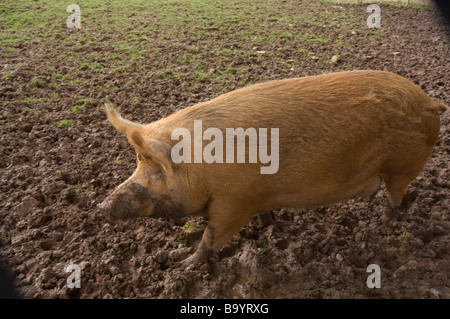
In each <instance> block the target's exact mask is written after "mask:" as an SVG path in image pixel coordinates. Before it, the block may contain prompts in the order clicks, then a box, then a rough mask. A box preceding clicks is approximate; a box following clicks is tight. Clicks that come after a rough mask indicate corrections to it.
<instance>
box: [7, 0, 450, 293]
mask: <svg viewBox="0 0 450 319" xmlns="http://www.w3.org/2000/svg"><path fill="white" fill-rule="evenodd" d="M281 3H283V4H284V5H285V6H286V5H292V10H298V8H299V6H300V7H301V4H302V2H289V1H282V2H281ZM311 3H314V5H315V6H317V8H319V10H322V11H320V12H328V13H330V12H331V13H333V12H336V13H339V14H341V13H340V12H342V11H343V10H350V9H351V10H354V12H360V13H358V14H357V16H356V18H354V19H359V20H360V21H362V22H361V23H359V24H358V25H353V24H352V23H353V22H351V21H354V20H351V21H350V22H349V23H347V22H346V23H342V24H341V23H340V20H339V19H338V20H336V21H335V24H333V25H334V27H327V22H324V25H323V26H321V25H319V24H317V23H314V24H313V23H309V22H308V21H298V22H297V24H294V25H292V26H286V28H288V27H289V28H290V30H291V31H292V28H293V29H294V30H295V32H298V33H300V32H303V31H304V30H308V32H309V33H310V34H317V35H321V34H325V35H326V36H327V37H330V38H333V37H334V38H337V37H339V36H341V35H342V34H343V35H344V36H343V37H342V42H338V45H337V46H334V47H333V48H330V46H329V45H328V44H327V43H326V42H325V43H321V41H316V42H304V43H300V42H298V41H296V40H295V39H294V40H292V39H291V41H289V42H286V41H284V39H283V38H282V37H275V38H271V39H270V40H267V42H266V43H263V44H261V43H260V44H259V47H257V48H255V47H256V45H255V44H251V43H249V44H246V43H243V44H242V46H246V45H248V46H249V52H250V53H249V54H248V55H247V56H242V55H236V56H235V57H234V60H231V61H228V62H227V63H228V64H229V65H231V66H236V69H237V70H242V68H243V67H244V68H245V72H239V71H235V72H230V73H231V74H232V76H233V77H232V78H231V79H230V78H228V79H227V81H224V82H223V85H220V86H217V85H215V84H217V83H216V82H214V79H211V77H204V78H198V77H197V78H195V77H194V76H193V75H192V74H191V73H189V72H190V71H189V69H190V66H189V65H186V64H180V65H179V70H178V71H179V72H181V73H183V74H184V75H183V76H177V74H179V73H176V71H177V70H175V71H173V72H172V73H170V72H165V73H164V74H162V73H158V72H156V70H155V69H154V68H153V67H152V66H151V63H152V62H149V64H148V65H147V71H146V72H147V73H143V71H142V69H139V63H136V65H135V67H136V72H132V70H131V72H128V73H126V74H119V75H117V74H116V73H114V75H111V73H110V71H108V69H109V68H110V65H109V64H108V63H109V60H108V56H109V54H110V52H112V51H114V50H115V47H114V45H113V44H111V41H112V40H111V39H112V38H111V37H114V36H119V37H120V36H121V34H118V35H111V36H110V35H109V36H105V38H104V39H103V38H100V39H99V41H101V42H100V44H99V45H98V46H88V47H84V48H82V50H84V51H82V54H83V55H84V56H89V53H98V52H100V55H101V56H103V57H104V59H105V61H104V63H105V64H104V69H103V70H102V71H100V72H97V73H95V72H92V69H91V68H90V67H89V65H88V66H87V67H85V68H83V67H80V68H79V69H77V71H76V73H74V74H72V76H73V78H75V79H80V80H81V81H80V84H79V85H77V83H74V84H73V85H65V84H67V80H66V78H64V75H66V73H67V72H69V71H67V65H66V64H64V63H63V62H61V59H60V56H59V55H57V54H52V52H51V51H48V52H47V51H46V49H47V47H46V45H43V44H42V42H40V43H38V42H33V41H30V42H28V43H21V44H16V46H18V47H14V46H13V47H14V49H15V50H16V51H15V52H14V54H6V53H5V52H6V51H5V49H2V50H3V51H1V52H2V56H1V65H0V68H3V69H4V70H3V77H1V79H0V105H1V118H0V124H1V129H0V154H1V157H0V176H1V180H0V192H1V202H0V235H1V243H2V246H1V251H0V256H1V260H2V261H3V262H5V263H6V264H7V265H8V266H9V267H10V268H11V272H12V274H13V277H14V280H15V283H16V285H17V287H18V288H19V291H20V293H21V294H22V295H23V296H24V297H26V298H450V281H449V276H450V233H449V231H450V226H449V224H450V216H449V207H450V201H449V187H450V183H449V177H450V170H449V153H450V132H449V128H450V112H447V113H445V114H442V115H441V123H442V126H441V134H440V138H439V141H438V143H437V146H436V149H435V151H434V153H433V155H432V156H431V158H430V160H429V161H428V163H427V166H426V168H425V170H424V172H423V173H422V174H421V175H420V176H419V177H418V178H417V179H416V180H415V181H414V182H413V183H412V184H411V185H410V188H409V193H410V194H412V195H411V196H410V201H409V203H408V204H407V205H406V206H405V207H403V208H402V210H401V212H400V214H399V216H398V218H397V219H396V220H394V221H392V222H387V223H385V222H382V220H381V219H380V217H381V215H382V212H383V209H384V206H385V204H386V200H387V199H386V193H385V191H384V189H382V190H381V191H380V192H379V193H378V194H377V196H376V197H375V199H374V200H373V201H372V202H368V201H365V200H350V201H348V202H345V203H341V204H337V205H333V206H329V207H319V208H316V209H312V210H291V209H281V210H277V211H274V212H273V214H274V218H275V222H276V225H277V227H275V226H273V225H270V226H267V227H261V226H259V223H258V219H257V218H255V219H253V220H252V221H251V222H250V223H249V224H248V225H247V226H245V227H244V228H243V229H242V230H241V231H240V232H239V234H238V235H236V236H235V237H234V238H233V240H232V241H231V242H229V243H228V244H227V245H226V246H225V247H224V248H223V249H221V250H220V251H219V252H218V254H217V255H216V256H214V258H213V261H212V267H211V269H209V270H208V269H206V267H203V268H200V269H193V270H185V269H183V268H181V267H179V266H178V265H177V262H178V261H180V260H182V259H184V258H186V257H187V256H189V255H190V254H192V253H193V251H194V250H195V247H196V245H197V244H198V242H199V238H200V236H201V232H202V230H203V229H204V228H205V226H206V224H207V221H206V220H205V219H203V218H199V217H193V218H190V219H187V220H185V221H184V222H183V223H178V224H176V223H175V222H173V221H168V220H163V219H144V218H139V219H135V220H128V221H122V222H119V223H117V224H110V223H108V222H107V221H106V219H105V217H104V216H102V215H101V214H100V212H99V211H98V208H97V207H96V205H97V204H98V203H100V202H101V201H102V200H103V199H104V198H105V197H106V196H107V195H108V194H109V193H110V192H111V191H112V190H113V189H114V188H115V187H116V186H117V185H119V184H120V183H121V182H122V181H124V180H125V179H126V178H127V177H128V176H129V175H130V174H131V173H132V172H133V171H134V169H135V155H134V151H133V149H132V147H131V146H129V144H128V143H127V141H126V138H125V137H124V136H122V135H121V134H119V133H118V132H116V131H115V130H114V128H113V127H112V126H111V125H110V124H109V123H107V121H106V120H105V116H104V114H103V111H102V105H103V103H104V102H105V101H107V100H110V101H112V102H113V103H114V104H116V105H118V106H120V109H121V112H122V114H123V115H124V116H125V117H127V118H129V119H133V120H137V121H142V122H148V121H152V120H157V119H159V118H161V117H163V116H166V115H168V114H170V113H172V112H174V111H176V110H177V108H180V107H189V106H190V105H193V104H195V103H197V102H200V101H205V100H208V99H210V98H212V97H214V96H216V95H217V94H219V93H221V92H224V91H229V90H232V89H235V88H238V87H240V86H242V85H245V84H249V83H257V82H262V81H266V80H271V79H280V78H285V77H296V76H304V75H313V74H320V73H323V72H334V71H339V70H344V69H379V70H388V71H392V72H395V73H398V74H400V75H402V76H405V77H406V78H408V79H410V80H412V81H413V82H415V83H416V84H418V85H420V86H421V87H422V88H423V89H424V90H425V91H426V92H427V93H428V94H429V95H430V96H431V97H432V98H433V99H434V100H436V101H439V102H442V103H445V104H447V105H450V58H449V56H450V49H449V40H450V33H447V34H446V32H448V29H446V28H445V27H444V24H443V21H442V20H441V18H440V16H439V13H438V12H436V11H434V10H429V9H420V8H411V7H409V8H406V7H390V6H389V7H384V6H382V27H381V28H380V29H378V30H373V29H368V28H367V27H366V26H365V19H366V17H367V15H368V14H367V13H365V8H366V7H365V6H355V5H336V4H333V3H329V2H317V1H305V2H304V3H303V4H304V5H305V8H306V9H305V10H307V9H308V8H309V7H308V6H310V5H311ZM178 5H179V6H183V4H180V3H178ZM271 5H272V6H275V5H276V3H275V2H271ZM273 8H274V9H273V10H271V8H270V7H268V5H267V7H260V8H259V9H257V10H259V11H258V12H259V13H260V14H261V18H260V22H261V23H266V24H268V25H270V24H273V25H274V26H276V25H279V24H282V23H284V22H283V19H281V16H277V11H276V9H275V8H277V7H273ZM296 8H297V9H296ZM352 12H353V11H352ZM137 14H139V13H137ZM129 19H137V18H136V16H134V17H133V16H131V17H129ZM352 19H353V18H352ZM63 22H64V21H63ZM63 22H62V23H61V24H60V25H59V26H58V27H59V29H57V31H56V32H55V33H54V34H52V35H50V38H49V39H48V41H49V43H50V42H51V41H53V40H57V39H61V38H63V37H70V36H74V34H75V33H76V32H77V30H68V29H67V28H66V27H65V26H64V23H63ZM210 28H211V30H210V33H208V35H207V36H208V37H210V39H212V40H213V41H212V44H214V45H216V46H222V47H223V48H226V49H227V50H231V55H230V56H231V57H233V55H232V52H233V50H235V49H236V47H233V46H230V47H229V46H227V43H233V33H232V30H233V27H232V26H231V25H230V28H228V29H227V30H228V31H226V32H229V33H228V36H225V34H224V33H222V32H223V31H222V29H221V28H220V27H217V28H215V26H214V24H211V25H210ZM81 32H82V31H81ZM180 33H182V31H180ZM153 37H156V38H157V37H158V30H157V29H156V31H155V34H153ZM165 40H167V39H165ZM169 40H170V39H169ZM281 45H283V47H285V48H286V49H284V50H279V51H277V52H276V54H270V52H273V51H275V49H276V48H277V47H280V46H281ZM66 46H67V48H66V49H67V50H68V51H70V48H71V46H70V43H69V44H66ZM299 47H302V48H304V49H305V50H306V51H302V52H312V53H306V54H303V53H302V54H301V53H299V52H300V50H299ZM49 48H51V45H49ZM180 50H181V51H182V52H192V51H194V52H195V50H197V49H196V42H195V41H192V40H191V41H188V40H183V41H181V45H177V46H173V45H172V42H170V41H162V40H161V42H160V44H159V49H158V50H157V51H154V52H153V53H152V54H153V55H155V59H153V61H155V62H154V63H155V64H157V63H161V61H166V60H171V61H172V62H171V63H174V62H173V61H174V60H175V59H174V57H177V56H178V55H179V54H180ZM202 50H203V49H202ZM252 50H253V51H252ZM255 51H259V53H257V52H255ZM261 51H265V53H262V52H261ZM18 52H19V53H20V54H17V53H18ZM43 52H44V53H43ZM198 53H200V54H203V55H202V59H203V61H204V62H205V65H206V67H205V69H207V71H208V72H210V73H211V74H217V72H219V71H220V70H223V69H224V68H225V67H224V66H227V65H228V64H227V63H222V62H220V61H219V60H218V57H220V56H218V55H214V53H213V52H212V51H211V52H206V51H201V52H198ZM227 53H229V51H227ZM130 54H133V52H130ZM334 54H339V55H340V56H341V60H340V61H338V62H337V63H336V64H333V63H330V59H331V57H332V56H333V55H334ZM291 60H292V61H293V60H295V61H296V63H293V62H292V61H291ZM156 61H158V62H156ZM282 61H284V62H282ZM286 61H287V62H286ZM283 63H284V64H283ZM286 63H287V66H286V65H285V64H286ZM280 64H283V68H280V67H279V66H280ZM13 66H14V67H13ZM49 67H53V69H52V68H49ZM237 67H239V69H238V68H237ZM180 70H181V71H180ZM65 72H66V73H65ZM70 72H74V71H73V70H72V69H71V70H70ZM7 73H8V74H13V75H11V76H6V75H5V74H7ZM59 73H61V74H62V77H59V76H55V74H59ZM64 81H66V82H64ZM194 82H195V83H194ZM55 83H56V84H58V83H59V84H60V85H56V84H55ZM221 83H222V82H221ZM194 84H195V86H194ZM108 85H113V86H115V89H114V90H107V89H106V88H108ZM189 85H191V86H189ZM51 96H53V99H52V100H51V101H52V102H51V103H45V102H46V101H48V100H47V98H49V97H51ZM74 96H77V97H78V98H76V97H74ZM80 96H82V97H83V98H84V100H83V102H79V101H78V100H77V99H79V97H80ZM30 97H34V98H35V99H34V100H32V99H30ZM76 106H79V109H77V108H75V107H76ZM74 108H75V109H74ZM188 222H189V223H188ZM185 223H187V224H185ZM70 264H77V265H79V266H80V268H81V288H69V287H68V286H67V278H68V276H69V275H70V273H68V272H66V267H68V266H69V265H70ZM370 264H377V265H379V266H380V269H381V288H374V289H370V288H368V287H367V285H366V279H367V277H368V276H369V275H370V273H368V272H367V267H368V266H369V265H370Z"/></svg>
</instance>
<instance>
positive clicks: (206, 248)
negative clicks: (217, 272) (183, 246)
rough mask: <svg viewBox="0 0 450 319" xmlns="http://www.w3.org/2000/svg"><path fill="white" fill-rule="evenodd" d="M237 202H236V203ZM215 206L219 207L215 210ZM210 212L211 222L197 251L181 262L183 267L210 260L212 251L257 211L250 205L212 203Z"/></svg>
mask: <svg viewBox="0 0 450 319" xmlns="http://www.w3.org/2000/svg"><path fill="white" fill-rule="evenodd" d="M235 204H236V203H235ZM214 207H218V208H217V210H214V209H213V208H214ZM211 208H212V209H211V210H210V213H209V223H208V226H207V227H206V229H205V232H204V233H203V237H202V240H201V242H200V244H199V246H198V248H197V250H196V252H195V253H194V254H193V255H192V256H190V257H188V258H187V259H185V260H183V261H182V262H181V265H182V266H183V267H186V268H187V267H189V268H191V267H196V266H199V265H202V264H205V263H206V262H208V260H209V257H210V256H211V254H212V253H214V252H216V251H217V250H219V249H220V248H221V247H222V246H223V245H224V244H225V243H226V242H228V241H229V240H230V239H231V238H232V237H233V236H234V235H235V234H237V233H238V232H239V230H241V229H242V227H244V225H245V224H247V223H248V221H249V220H250V219H251V218H252V217H253V216H254V215H256V214H257V211H255V210H254V209H252V207H249V206H248V205H233V206H232V207H227V206H226V205H223V206H222V205H219V204H217V205H212V206H211Z"/></svg>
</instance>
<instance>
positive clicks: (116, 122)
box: [105, 103, 142, 134]
mask: <svg viewBox="0 0 450 319" xmlns="http://www.w3.org/2000/svg"><path fill="white" fill-rule="evenodd" d="M105 111H106V115H107V116H108V120H109V121H110V122H111V124H112V125H113V126H114V127H115V128H116V129H117V130H118V131H119V132H122V133H125V134H126V133H127V131H131V130H133V129H138V128H141V127H142V125H141V124H139V123H134V122H131V121H129V120H126V119H124V118H123V117H122V116H120V114H119V113H117V111H116V109H115V108H114V106H113V105H112V104H111V103H105Z"/></svg>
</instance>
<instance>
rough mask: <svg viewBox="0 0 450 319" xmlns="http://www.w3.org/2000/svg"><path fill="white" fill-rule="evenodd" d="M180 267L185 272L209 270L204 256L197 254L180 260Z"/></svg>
mask: <svg viewBox="0 0 450 319" xmlns="http://www.w3.org/2000/svg"><path fill="white" fill-rule="evenodd" d="M180 267H182V268H184V269H185V270H188V271H189V270H194V269H203V268H206V270H208V269H209V264H208V261H207V258H206V256H200V255H199V254H197V253H195V254H193V255H191V256H189V257H188V258H186V259H185V260H182V261H181V262H180Z"/></svg>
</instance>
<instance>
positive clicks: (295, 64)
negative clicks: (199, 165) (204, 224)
mask: <svg viewBox="0 0 450 319" xmlns="http://www.w3.org/2000/svg"><path fill="white" fill-rule="evenodd" d="M71 3H72V2H67V1H62V0H40V1H29V0H3V1H2V2H1V4H0V25H1V26H2V28H1V30H0V58H1V60H2V61H3V60H4V61H5V62H4V63H3V62H2V63H3V64H4V65H6V64H7V66H6V67H3V65H2V67H3V68H1V69H2V76H1V77H0V78H1V80H2V81H9V82H10V83H15V84H20V85H22V86H23V87H21V89H23V90H22V92H24V93H23V97H22V99H21V100H22V102H23V103H24V104H25V105H26V106H30V108H31V105H39V104H42V103H45V104H46V105H56V104H57V103H60V104H62V99H63V96H68V95H73V94H76V93H74V92H80V91H83V92H86V96H87V94H90V95H89V96H91V97H89V99H90V100H86V97H85V96H79V97H76V99H74V100H73V102H72V103H73V104H71V105H67V106H65V107H66V108H67V113H68V114H67V115H66V116H71V115H70V114H71V113H79V112H80V111H83V112H85V111H88V110H89V108H91V107H93V105H94V104H95V103H94V100H96V98H97V96H106V95H113V94H115V93H117V92H119V91H120V90H121V89H123V87H124V86H126V87H132V88H139V85H140V80H141V79H142V78H146V80H147V83H151V84H152V83H153V84H154V83H159V84H161V83H169V82H176V83H178V84H177V87H176V89H177V91H184V92H185V93H188V94H191V93H198V92H199V91H200V90H202V89H203V88H204V87H205V86H209V87H211V93H210V94H211V95H218V94H219V93H223V92H226V91H230V90H231V89H234V88H237V87H242V86H246V85H248V84H250V83H256V82H258V81H260V80H261V79H260V78H258V76H259V75H258V76H250V75H252V72H253V73H256V74H259V73H258V72H260V73H261V74H263V75H261V77H263V76H264V72H263V71H264V70H265V68H266V66H267V65H276V72H277V73H278V74H277V76H278V77H286V76H299V75H301V71H302V65H303V64H305V63H314V61H312V59H311V56H316V57H318V58H319V59H325V58H327V57H322V55H321V53H320V52H323V48H327V49H332V50H335V51H337V52H336V54H340V55H341V56H345V55H346V54H352V52H353V49H352V47H351V45H349V44H348V43H347V38H348V37H347V35H348V34H349V32H350V31H349V30H353V31H355V32H357V34H358V38H357V39H358V41H359V42H364V41H374V42H375V41H377V40H378V39H379V38H380V37H384V36H386V34H385V33H387V32H388V31H387V29H385V28H381V29H380V30H375V31H374V30H369V29H368V28H367V27H366V26H365V19H366V17H367V14H366V13H365V11H364V10H363V11H361V10H359V9H360V8H358V6H347V7H346V9H345V10H342V9H341V8H338V7H329V9H327V10H323V9H322V7H321V2H320V1H307V2H300V3H297V2H291V1H285V2H281V1H279V0H252V1H241V0H189V1H180V0H127V1H125V0H110V1H108V2H107V4H106V3H105V1H103V0H90V1H79V2H78V4H79V5H80V7H81V28H80V29H70V30H69V29H68V28H67V26H66V19H67V18H68V17H69V15H70V13H67V12H66V8H67V6H68V5H69V4H71ZM74 3H77V2H74ZM311 26H314V27H319V28H320V30H319V31H314V32H313V31H311ZM315 30H317V29H315ZM257 51H265V53H264V54H258V53H257ZM327 54H328V53H327ZM31 57H32V59H31ZM18 58H19V60H20V59H22V60H21V61H16V60H17V59H18ZM30 60H32V61H34V63H27V62H28V61H30ZM46 61H51V63H47V62H46ZM248 65H251V66H252V68H251V70H249V68H248ZM340 68H341V69H342V68H343V69H345V70H350V69H352V64H351V63H346V64H345V65H343V66H340ZM320 71H322V70H317V73H320ZM327 71H330V70H327ZM24 72H26V73H27V74H26V75H24V74H23V73H24ZM28 73H30V74H31V76H32V78H31V80H29V77H27V76H28V75H29V74H28ZM105 78H107V79H108V80H106V81H104V80H102V79H105ZM112 79H118V80H120V81H122V82H121V84H120V85H119V84H117V83H116V82H115V81H112ZM262 79H264V78H262ZM13 81H15V82H13ZM145 89H148V90H151V87H149V88H145ZM67 91H69V92H70V94H67V93H68V92H67ZM55 92H57V94H56V95H55V96H53V97H51V95H52V94H54V93H55ZM170 104H173V101H167V106H168V105H170ZM60 126H65V125H60Z"/></svg>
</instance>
